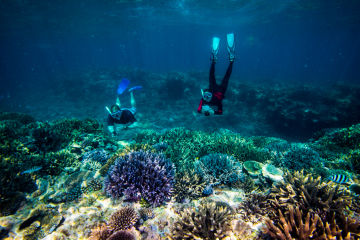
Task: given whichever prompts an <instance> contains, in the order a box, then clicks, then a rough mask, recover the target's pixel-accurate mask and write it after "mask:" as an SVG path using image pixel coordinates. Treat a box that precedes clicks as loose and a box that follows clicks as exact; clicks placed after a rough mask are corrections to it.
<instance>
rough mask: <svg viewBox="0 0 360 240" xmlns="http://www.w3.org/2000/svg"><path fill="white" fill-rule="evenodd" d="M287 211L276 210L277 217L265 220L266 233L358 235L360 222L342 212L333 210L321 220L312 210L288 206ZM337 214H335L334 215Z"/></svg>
mask: <svg viewBox="0 0 360 240" xmlns="http://www.w3.org/2000/svg"><path fill="white" fill-rule="evenodd" d="M287 210H288V211H287V213H283V212H282V211H281V210H280V209H279V210H278V213H279V215H278V218H277V219H273V220H267V221H266V226H267V228H266V233H267V234H269V235H270V237H271V238H273V239H281V240H292V239H299V240H307V239H324V240H327V239H338V240H342V239H344V240H353V239H359V237H360V223H359V222H356V221H355V220H354V219H351V218H348V217H346V216H345V215H343V214H337V213H335V212H333V213H332V214H330V215H328V216H327V217H326V219H325V220H322V219H321V218H320V217H319V215H317V214H316V213H314V212H312V211H307V213H305V212H303V211H301V210H300V209H299V207H296V209H294V208H293V206H292V205H289V206H288V209H287ZM336 215H337V216H336Z"/></svg>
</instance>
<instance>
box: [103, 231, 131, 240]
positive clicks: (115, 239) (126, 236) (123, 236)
mask: <svg viewBox="0 0 360 240" xmlns="http://www.w3.org/2000/svg"><path fill="white" fill-rule="evenodd" d="M107 240H136V238H135V236H134V234H132V233H131V232H128V231H117V232H115V233H113V234H111V236H110V237H109V238H107Z"/></svg>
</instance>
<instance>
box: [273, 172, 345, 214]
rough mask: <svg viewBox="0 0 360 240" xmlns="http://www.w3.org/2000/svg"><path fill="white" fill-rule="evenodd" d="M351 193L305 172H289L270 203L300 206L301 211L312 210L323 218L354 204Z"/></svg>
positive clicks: (275, 189)
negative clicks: (328, 213)
mask: <svg viewBox="0 0 360 240" xmlns="http://www.w3.org/2000/svg"><path fill="white" fill-rule="evenodd" d="M351 200H352V197H351V194H350V192H349V191H348V190H347V189H346V188H345V187H342V186H341V185H338V184H334V183H332V182H322V181H321V177H320V176H319V177H317V178H314V177H313V176H312V175H311V174H307V175H304V173H303V171H301V172H294V173H293V174H291V173H290V172H287V173H286V175H285V176H284V181H283V182H279V183H278V184H277V185H276V186H274V187H273V188H272V189H271V193H270V201H271V202H272V203H273V204H274V205H275V206H282V207H284V206H286V205H288V204H291V205H294V206H299V207H300V210H309V209H312V210H313V211H314V212H315V213H318V214H319V216H320V217H321V216H322V215H323V214H325V213H327V212H338V213H342V212H344V211H347V209H348V208H349V207H350V206H351V204H352V201H351Z"/></svg>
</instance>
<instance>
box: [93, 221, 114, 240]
mask: <svg viewBox="0 0 360 240" xmlns="http://www.w3.org/2000/svg"><path fill="white" fill-rule="evenodd" d="M111 233H112V230H111V229H109V227H108V226H107V225H106V224H105V223H104V224H101V225H100V226H97V227H96V228H94V229H92V230H91V235H90V238H89V240H107V239H108V237H110V235H111Z"/></svg>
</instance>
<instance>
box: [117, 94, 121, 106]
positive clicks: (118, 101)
mask: <svg viewBox="0 0 360 240" xmlns="http://www.w3.org/2000/svg"><path fill="white" fill-rule="evenodd" d="M116 105H118V106H119V108H121V102H120V98H119V96H118V97H117V98H116Z"/></svg>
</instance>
